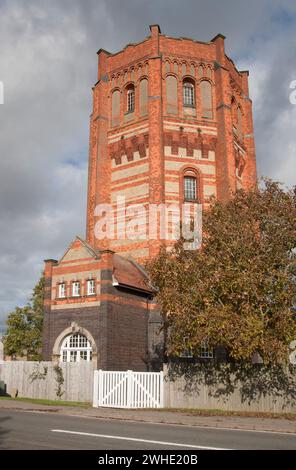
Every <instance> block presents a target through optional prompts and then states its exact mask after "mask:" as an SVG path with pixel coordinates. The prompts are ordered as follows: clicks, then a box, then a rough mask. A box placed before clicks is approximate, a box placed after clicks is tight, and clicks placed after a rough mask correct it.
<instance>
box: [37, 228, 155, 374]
mask: <svg viewBox="0 0 296 470" xmlns="http://www.w3.org/2000/svg"><path fill="white" fill-rule="evenodd" d="M44 305H45V311H44V315H45V318H44V329H43V359H44V360H53V361H70V362H77V361H82V360H86V361H90V360H91V361H93V362H94V365H95V366H96V367H98V368H102V369H107V370H126V369H133V370H138V371H141V370H148V369H151V368H153V369H157V368H158V367H160V363H159V360H160V358H159V355H158V354H156V350H157V351H158V349H157V344H158V343H159V340H160V335H159V327H160V326H161V323H160V321H161V320H160V313H159V310H158V309H157V306H156V304H155V303H154V301H153V289H152V287H151V286H150V284H149V279H148V277H147V275H146V273H145V271H144V270H143V268H141V266H140V265H138V264H137V263H136V262H134V261H132V260H127V259H125V258H122V257H121V256H119V255H117V254H116V253H114V252H112V251H110V250H105V251H104V250H102V251H99V250H94V249H93V248H92V247H91V246H89V245H88V244H87V243H86V242H85V241H84V240H82V239H81V238H79V237H76V239H75V240H74V241H73V242H72V243H71V244H70V246H69V248H68V249H67V251H66V252H65V254H64V255H63V256H62V258H61V259H60V260H59V261H56V260H52V259H49V260H46V261H45V300H44Z"/></svg>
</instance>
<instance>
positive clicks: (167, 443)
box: [51, 429, 230, 450]
mask: <svg viewBox="0 0 296 470" xmlns="http://www.w3.org/2000/svg"><path fill="white" fill-rule="evenodd" d="M51 431H52V432H61V433H65V434H77V435H79V436H90V437H102V438H103V439H119V440H122V441H134V442H146V443H148V444H160V445H162V446H174V447H185V448H188V447H190V448H191V449H206V450H230V449H225V448H221V447H209V446H195V445H192V444H180V443H178V442H163V441H150V440H148V439H137V438H135V437H123V436H109V435H108V434H93V433H90V432H79V431H67V430H65V429H52V430H51Z"/></svg>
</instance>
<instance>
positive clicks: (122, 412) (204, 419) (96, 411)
mask: <svg viewBox="0 0 296 470" xmlns="http://www.w3.org/2000/svg"><path fill="white" fill-rule="evenodd" d="M1 410H2V411H9V410H10V411H22V412H35V413H38V412H39V413H49V414H56V415H65V416H72V417H81V418H96V419H101V420H107V421H112V420H118V421H130V422H139V423H140V422H141V423H143V422H144V423H151V424H167V425H181V426H198V427H202V428H219V429H232V430H250V431H251V430H252V431H268V432H275V433H292V434H293V433H295V434H296V420H289V419H285V418H254V417H244V416H218V415H217V416H196V415H193V414H191V413H189V412H186V411H169V410H161V409H159V410H156V409H153V410H152V409H149V410H141V409H137V410H133V409H119V408H103V407H100V408H83V407H78V406H73V407H72V406H49V405H39V404H35V403H29V402H22V401H17V400H0V411H1ZM295 448H296V445H295Z"/></svg>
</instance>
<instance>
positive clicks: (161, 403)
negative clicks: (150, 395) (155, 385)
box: [159, 371, 164, 408]
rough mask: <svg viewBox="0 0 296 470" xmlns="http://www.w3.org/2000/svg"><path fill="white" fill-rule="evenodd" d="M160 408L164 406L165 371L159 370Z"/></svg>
mask: <svg viewBox="0 0 296 470" xmlns="http://www.w3.org/2000/svg"><path fill="white" fill-rule="evenodd" d="M159 382H160V383H159V408H163V402H164V399H163V398H164V397H163V395H164V386H163V385H164V384H163V371H161V372H159Z"/></svg>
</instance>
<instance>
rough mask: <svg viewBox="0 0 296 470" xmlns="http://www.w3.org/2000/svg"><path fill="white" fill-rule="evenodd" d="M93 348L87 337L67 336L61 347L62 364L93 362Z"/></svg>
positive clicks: (78, 334) (77, 334)
mask: <svg viewBox="0 0 296 470" xmlns="http://www.w3.org/2000/svg"><path fill="white" fill-rule="evenodd" d="M91 359H92V346H91V344H90V341H89V340H88V339H87V337H86V336H84V335H81V334H80V333H75V334H73V335H69V336H66V338H65V339H64V341H63V343H62V346H61V355H60V360H61V362H80V361H91Z"/></svg>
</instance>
